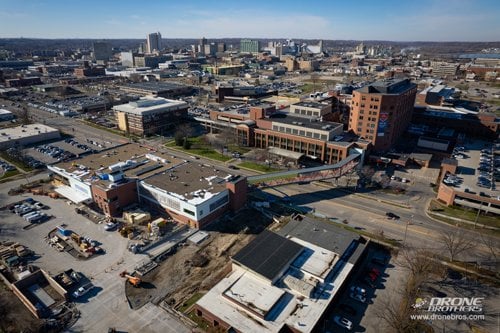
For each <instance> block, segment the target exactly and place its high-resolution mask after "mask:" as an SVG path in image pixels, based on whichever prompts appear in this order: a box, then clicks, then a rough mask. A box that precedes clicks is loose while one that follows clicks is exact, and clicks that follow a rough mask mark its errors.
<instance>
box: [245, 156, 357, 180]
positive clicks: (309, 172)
mask: <svg viewBox="0 0 500 333" xmlns="http://www.w3.org/2000/svg"><path fill="white" fill-rule="evenodd" d="M360 159H361V155H360V154H352V155H349V156H348V157H347V158H345V159H343V160H342V161H340V162H338V163H336V164H329V165H322V166H319V167H313V168H305V169H299V170H290V171H279V172H273V173H266V174H265V175H258V176H250V177H248V178H247V181H248V183H249V184H251V185H254V186H257V187H261V188H262V187H272V186H279V185H285V184H293V183H303V182H312V181H318V180H326V179H332V178H339V177H341V176H343V175H345V174H346V173H348V172H349V171H351V170H353V169H354V168H355V167H356V166H357V165H358V164H359V162H360Z"/></svg>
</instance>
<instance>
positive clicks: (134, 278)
mask: <svg viewBox="0 0 500 333" xmlns="http://www.w3.org/2000/svg"><path fill="white" fill-rule="evenodd" d="M120 277H122V278H127V281H128V282H129V283H130V284H131V285H133V286H134V287H136V288H139V287H140V285H141V282H142V280H141V278H138V277H137V276H132V275H130V274H129V273H128V272H127V271H123V272H121V273H120Z"/></svg>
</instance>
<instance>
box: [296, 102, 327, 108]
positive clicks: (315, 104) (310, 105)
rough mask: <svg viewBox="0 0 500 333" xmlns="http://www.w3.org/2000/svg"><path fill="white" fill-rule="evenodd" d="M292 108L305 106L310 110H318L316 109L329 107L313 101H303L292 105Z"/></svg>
mask: <svg viewBox="0 0 500 333" xmlns="http://www.w3.org/2000/svg"><path fill="white" fill-rule="evenodd" d="M290 106H305V107H308V108H316V109H322V108H325V107H328V105H327V104H323V103H318V102H313V101H303V102H299V103H295V104H292V105H290Z"/></svg>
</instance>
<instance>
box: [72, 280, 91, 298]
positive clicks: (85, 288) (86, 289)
mask: <svg viewBox="0 0 500 333" xmlns="http://www.w3.org/2000/svg"><path fill="white" fill-rule="evenodd" d="M92 288H94V286H93V285H92V284H91V283H89V284H86V285H84V286H82V287H80V288H78V289H77V290H75V291H74V292H73V294H72V295H73V297H74V298H79V297H82V296H83V295H85V294H86V293H88V292H89V291H90V290H91V289H92Z"/></svg>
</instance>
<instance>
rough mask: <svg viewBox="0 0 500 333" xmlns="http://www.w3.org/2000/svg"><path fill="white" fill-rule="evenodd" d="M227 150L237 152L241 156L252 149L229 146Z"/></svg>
mask: <svg viewBox="0 0 500 333" xmlns="http://www.w3.org/2000/svg"><path fill="white" fill-rule="evenodd" d="M227 149H228V150H229V151H230V152H231V153H232V152H233V151H237V152H238V153H240V154H245V153H248V152H249V151H250V150H251V149H250V148H247V147H238V146H236V145H228V146H227Z"/></svg>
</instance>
